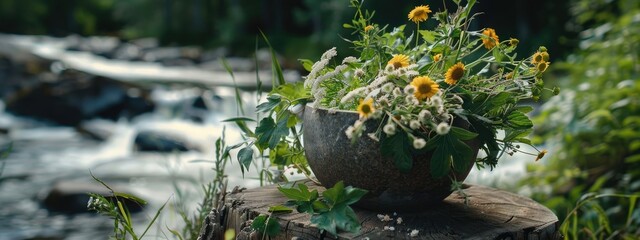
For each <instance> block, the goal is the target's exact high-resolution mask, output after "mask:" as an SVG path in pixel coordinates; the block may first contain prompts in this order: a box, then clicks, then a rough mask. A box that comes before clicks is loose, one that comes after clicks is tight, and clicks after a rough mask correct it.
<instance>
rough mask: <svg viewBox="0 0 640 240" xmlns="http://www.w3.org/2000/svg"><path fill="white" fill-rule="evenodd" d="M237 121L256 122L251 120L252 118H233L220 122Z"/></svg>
mask: <svg viewBox="0 0 640 240" xmlns="http://www.w3.org/2000/svg"><path fill="white" fill-rule="evenodd" d="M237 121H243V122H255V121H256V120H255V119H253V118H248V117H233V118H227V119H224V120H222V121H221V122H237Z"/></svg>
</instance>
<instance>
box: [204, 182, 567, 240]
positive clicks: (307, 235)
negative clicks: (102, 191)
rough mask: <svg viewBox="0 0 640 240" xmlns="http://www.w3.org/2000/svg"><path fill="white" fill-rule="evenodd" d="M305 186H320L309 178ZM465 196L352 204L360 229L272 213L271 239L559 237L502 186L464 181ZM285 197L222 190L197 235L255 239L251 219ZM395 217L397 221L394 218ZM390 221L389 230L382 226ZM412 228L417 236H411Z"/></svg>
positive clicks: (535, 207) (549, 218) (551, 217)
mask: <svg viewBox="0 0 640 240" xmlns="http://www.w3.org/2000/svg"><path fill="white" fill-rule="evenodd" d="M305 184H307V185H308V186H309V188H310V189H318V191H319V192H322V191H324V188H323V187H322V186H318V185H315V184H314V183H312V182H310V181H306V182H305ZM464 191H465V193H466V194H467V195H468V196H469V197H468V201H469V202H468V204H467V205H465V203H464V198H463V197H462V196H461V195H459V194H458V193H453V194H451V195H450V196H449V197H447V198H446V199H445V200H444V201H443V202H442V203H441V204H437V205H432V206H426V207H425V209H424V210H421V211H419V212H417V211H416V212H399V213H396V214H395V215H394V213H393V212H375V211H369V210H364V209H358V208H354V210H355V211H356V214H357V215H358V217H359V219H360V221H361V222H362V230H361V231H360V233H359V234H352V233H346V232H341V233H339V234H338V236H332V235H331V234H321V233H320V231H319V230H318V229H317V228H316V227H314V226H312V225H311V224H310V223H309V215H307V214H300V213H296V212H295V211H294V212H293V213H288V214H274V216H276V217H277V219H278V221H279V223H280V226H281V229H282V231H281V233H280V235H278V236H276V237H275V238H272V239H286V240H290V239H367V238H369V239H559V238H560V234H559V233H558V227H559V223H558V218H557V217H556V216H555V214H553V212H551V211H550V210H549V209H548V208H546V207H544V206H542V205H540V204H538V203H537V202H535V201H533V200H531V199H529V198H526V197H523V196H519V195H516V194H513V193H509V192H506V191H502V190H498V189H494V188H489V187H484V186H478V185H468V186H466V189H465V190H464ZM286 201H287V199H286V198H285V197H284V196H283V195H282V194H281V193H280V192H279V191H278V190H277V188H276V186H266V187H262V188H256V189H250V190H244V191H235V192H233V193H231V194H228V195H227V196H226V200H224V204H220V207H219V208H218V209H216V210H214V211H212V212H211V213H210V214H209V217H208V218H207V220H206V222H205V225H206V226H205V227H203V229H202V231H201V234H200V237H199V238H198V239H202V240H209V239H222V234H223V233H224V230H225V229H229V228H233V229H235V230H236V233H237V239H260V236H259V234H258V233H257V232H255V231H252V230H251V229H250V228H249V227H248V226H250V220H251V219H253V218H255V217H256V216H258V215H260V214H267V210H268V209H269V207H270V206H274V205H282V204H284V203H285V202H286ZM378 214H382V215H389V217H390V218H393V220H392V221H388V222H385V221H381V220H380V219H379V217H378ZM398 217H401V218H402V222H401V223H398V222H397V219H398ZM385 226H386V227H393V228H394V230H393V231H391V230H385ZM413 230H417V231H418V234H417V236H414V237H412V236H410V233H411V231H413Z"/></svg>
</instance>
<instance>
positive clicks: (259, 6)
mask: <svg viewBox="0 0 640 240" xmlns="http://www.w3.org/2000/svg"><path fill="white" fill-rule="evenodd" d="M445 3H446V1H429V2H426V1H423V2H420V1H402V2H388V1H368V2H365V4H366V5H367V6H366V9H371V10H376V14H375V16H374V19H373V21H374V22H378V23H381V24H383V25H384V24H389V25H390V26H397V25H401V24H406V23H407V14H406V13H408V12H409V11H410V10H411V9H412V8H413V7H414V6H415V5H416V4H429V5H430V7H431V9H433V10H440V9H444V8H445V7H449V8H451V7H453V5H454V4H453V3H451V2H449V3H448V5H449V6H445ZM477 6H478V7H477V8H476V9H475V11H476V12H478V13H482V14H481V15H479V16H478V17H477V18H476V21H475V22H474V25H475V26H472V28H475V29H482V28H484V27H487V26H491V27H493V28H494V29H497V30H498V34H499V36H500V37H501V38H503V39H508V38H509V37H515V38H518V39H520V40H521V47H520V48H519V49H520V51H522V52H523V54H524V53H527V54H528V53H531V52H533V51H535V50H536V49H535V48H536V47H537V46H538V45H541V44H544V45H546V46H547V48H549V50H550V52H552V53H554V54H553V55H552V56H553V57H561V56H565V55H567V54H568V53H569V52H570V51H571V49H573V47H574V46H576V39H575V36H576V33H577V32H578V31H580V30H581V26H580V25H579V24H578V23H576V22H573V21H571V17H570V14H571V13H570V12H569V10H571V9H570V7H569V2H567V1H551V0H547V1H508V0H492V1H480V3H479V4H478V5H477ZM601 7H604V9H600V10H602V11H603V12H610V11H616V9H617V8H615V7H611V6H606V5H603V6H601ZM607 8H610V9H607ZM388 9H393V11H387V10H388ZM451 10H453V9H451ZM352 14H353V11H352V10H351V9H349V8H348V2H347V1H346V0H328V1H316V0H264V1H248V0H240V1H231V0H182V1H177V0H162V1H157V0H129V1H125V0H86V1H82V0H63V1H47V0H32V1H22V0H3V1H0V32H6V33H16V34H30V35H34V34H44V35H51V36H59V37H64V36H68V35H69V34H80V35H83V36H91V35H108V36H117V37H120V38H122V39H125V40H127V39H136V38H143V37H154V38H158V39H159V40H160V42H161V43H162V44H165V45H180V46H183V45H199V46H203V47H205V48H215V47H220V46H225V47H228V50H229V51H230V52H231V54H234V55H250V54H252V53H253V51H254V49H255V47H254V46H255V42H256V37H257V36H259V31H263V32H264V33H265V34H266V35H267V36H268V37H269V38H270V39H271V42H272V43H273V45H274V48H276V50H277V51H278V52H279V53H281V54H284V56H285V57H286V58H287V59H293V60H295V59H298V58H310V59H312V58H314V57H317V56H319V54H321V53H322V52H323V50H324V49H327V48H329V47H333V46H336V45H338V47H340V46H347V44H346V43H345V42H344V41H342V40H341V39H340V37H341V36H342V37H346V38H348V37H349V35H350V32H349V31H347V30H345V29H344V28H343V27H342V24H343V23H346V22H348V21H350V19H351V17H352ZM431 24H433V22H431ZM523 45H524V46H523ZM344 49H346V47H345V48H344Z"/></svg>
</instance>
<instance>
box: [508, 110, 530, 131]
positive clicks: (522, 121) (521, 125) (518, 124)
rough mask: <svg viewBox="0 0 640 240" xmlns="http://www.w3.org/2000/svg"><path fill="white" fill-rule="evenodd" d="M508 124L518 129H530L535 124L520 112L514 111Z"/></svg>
mask: <svg viewBox="0 0 640 240" xmlns="http://www.w3.org/2000/svg"><path fill="white" fill-rule="evenodd" d="M507 124H509V125H510V126H512V127H514V128H518V129H528V128H532V127H533V122H531V120H530V119H529V117H527V115H525V114H524V113H522V112H520V111H513V112H511V113H510V114H509V116H508V117H507Z"/></svg>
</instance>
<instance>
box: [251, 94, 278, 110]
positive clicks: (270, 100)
mask: <svg viewBox="0 0 640 240" xmlns="http://www.w3.org/2000/svg"><path fill="white" fill-rule="evenodd" d="M281 101H282V99H281V98H280V96H279V95H275V94H272V95H269V97H267V102H263V103H261V104H260V105H258V106H256V112H259V113H260V112H268V111H271V110H273V109H274V108H275V107H276V106H278V104H280V102H281Z"/></svg>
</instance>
